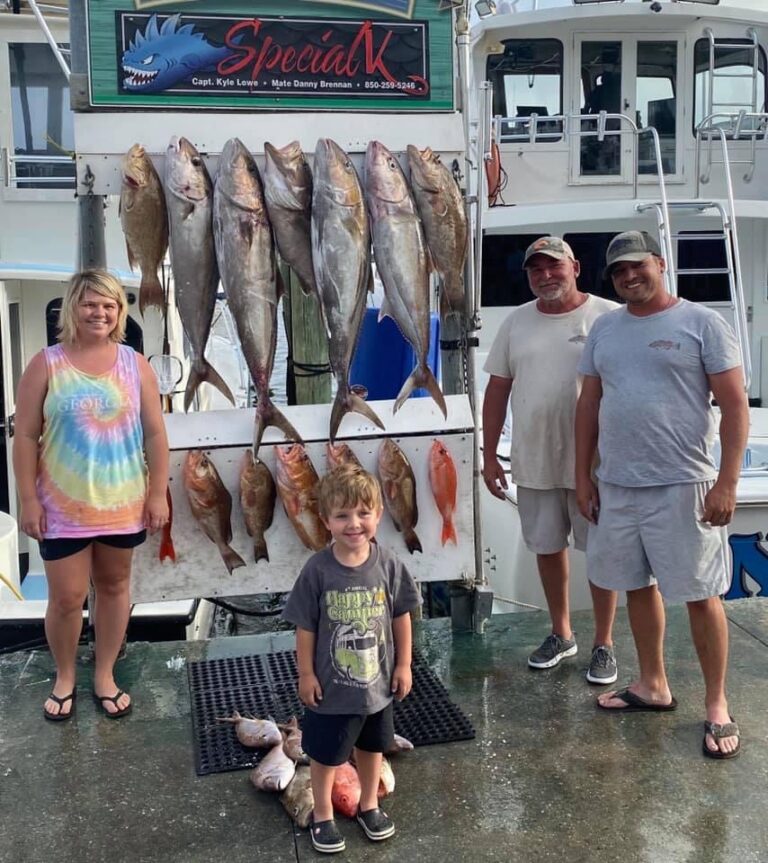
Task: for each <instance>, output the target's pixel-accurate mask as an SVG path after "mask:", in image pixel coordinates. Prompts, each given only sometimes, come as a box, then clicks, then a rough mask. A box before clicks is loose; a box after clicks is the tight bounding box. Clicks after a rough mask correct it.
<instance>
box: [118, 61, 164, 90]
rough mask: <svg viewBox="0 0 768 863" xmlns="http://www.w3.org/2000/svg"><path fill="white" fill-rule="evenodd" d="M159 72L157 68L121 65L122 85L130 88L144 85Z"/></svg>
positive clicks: (150, 81) (151, 80)
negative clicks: (148, 68) (137, 67)
mask: <svg viewBox="0 0 768 863" xmlns="http://www.w3.org/2000/svg"><path fill="white" fill-rule="evenodd" d="M159 74H160V70H159V69H150V70H147V69H136V68H134V67H133V66H123V75H124V78H123V86H124V87H128V88H129V89H130V88H140V87H146V86H147V85H148V84H151V83H152V82H153V81H154V80H155V78H157V76H158V75H159Z"/></svg>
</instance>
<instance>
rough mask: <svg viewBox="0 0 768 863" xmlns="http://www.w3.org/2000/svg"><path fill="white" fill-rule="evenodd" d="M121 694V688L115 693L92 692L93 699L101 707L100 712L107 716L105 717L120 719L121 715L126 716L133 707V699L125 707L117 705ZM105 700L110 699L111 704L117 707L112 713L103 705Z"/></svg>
mask: <svg viewBox="0 0 768 863" xmlns="http://www.w3.org/2000/svg"><path fill="white" fill-rule="evenodd" d="M121 695H125V693H124V692H123V690H122V689H118V690H117V692H116V693H115V695H97V694H96V692H94V693H93V700H94V701H95V702H96V704H98V706H99V707H100V708H101V712H102V713H103V714H104V715H105V716H106V717H107V719H120V717H121V716H127V715H128V714H129V713H130V712H131V710H132V709H133V701H131V703H130V704H129V705H128V706H127V707H122V708H120V707H117V702H118V700H119V699H120V696H121ZM105 701H111V702H112V704H114V705H115V707H116V708H117V711H116V712H115V713H112V712H110V711H109V710H107V708H106V707H105V706H104V702H105Z"/></svg>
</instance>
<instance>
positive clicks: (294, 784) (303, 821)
mask: <svg viewBox="0 0 768 863" xmlns="http://www.w3.org/2000/svg"><path fill="white" fill-rule="evenodd" d="M280 802H281V803H282V804H283V806H284V808H285V811H286V812H287V813H288V814H289V815H290V816H291V818H292V819H293V820H294V822H295V823H296V826H297V827H301V828H302V829H304V828H307V827H309V821H310V817H311V815H312V810H313V809H314V808H315V797H314V795H313V794H312V778H311V776H310V772H309V767H297V768H296V773H295V774H294V776H293V779H291V781H290V783H289V784H288V787H287V788H286V789H285V791H283V793H282V795H281V797H280Z"/></svg>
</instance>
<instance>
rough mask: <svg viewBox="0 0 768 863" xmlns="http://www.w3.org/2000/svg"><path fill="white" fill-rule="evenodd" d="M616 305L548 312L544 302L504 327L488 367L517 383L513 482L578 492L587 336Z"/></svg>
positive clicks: (601, 302) (590, 300) (591, 301)
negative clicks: (577, 436) (577, 432)
mask: <svg viewBox="0 0 768 863" xmlns="http://www.w3.org/2000/svg"><path fill="white" fill-rule="evenodd" d="M615 308H617V305H616V303H614V302H612V301H611V300H605V299H603V298H602V297H596V296H593V295H591V294H590V295H588V296H587V299H586V302H584V303H582V304H581V305H580V306H579V307H578V308H577V309H573V310H572V311H570V312H564V313H563V314H561V315H547V314H544V312H540V311H539V310H538V308H537V307H536V300H532V301H531V302H530V303H525V305H522V306H519V307H518V308H516V309H515V310H514V311H513V312H511V313H510V314H509V315H508V316H507V317H506V318H505V320H504V321H503V322H502V324H501V327H500V328H499V332H498V333H497V334H496V338H495V339H494V340H493V345H492V346H491V350H490V351H489V353H488V358H487V359H486V361H485V365H484V367H483V368H484V369H485V371H487V372H488V373H489V374H492V375H494V376H496V377H500V378H512V395H511V404H512V447H511V452H510V472H511V474H512V479H513V480H514V481H515V482H516V483H517V484H518V485H521V486H523V487H524V488H535V489H551V488H575V487H576V474H575V451H574V445H573V421H574V414H575V411H576V400H577V399H578V397H579V391H580V389H581V377H580V376H579V375H578V374H577V373H576V363H577V362H578V361H579V357H580V356H581V352H582V350H583V348H584V343H585V342H586V340H587V333H588V332H589V330H590V328H591V327H592V324H593V323H594V322H595V321H596V320H597V318H599V317H600V315H602V314H605V312H607V311H609V310H610V309H615Z"/></svg>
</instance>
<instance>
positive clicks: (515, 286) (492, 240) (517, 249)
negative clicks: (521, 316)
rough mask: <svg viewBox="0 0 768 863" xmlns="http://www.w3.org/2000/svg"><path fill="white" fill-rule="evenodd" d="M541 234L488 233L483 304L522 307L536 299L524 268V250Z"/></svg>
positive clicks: (484, 243) (484, 262) (484, 251)
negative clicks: (511, 234)
mask: <svg viewBox="0 0 768 863" xmlns="http://www.w3.org/2000/svg"><path fill="white" fill-rule="evenodd" d="M540 236H541V234H516V235H514V236H510V235H509V234H486V235H485V236H484V237H483V271H482V296H481V300H480V302H481V305H483V306H486V307H490V306H521V305H522V304H523V303H527V302H528V301H529V300H532V299H533V294H532V293H531V289H530V288H529V287H528V277H527V276H526V275H525V271H524V270H523V258H524V257H525V250H526V249H527V248H528V246H530V245H531V243H532V242H533V241H534V240H538V239H539V237H540Z"/></svg>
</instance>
